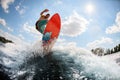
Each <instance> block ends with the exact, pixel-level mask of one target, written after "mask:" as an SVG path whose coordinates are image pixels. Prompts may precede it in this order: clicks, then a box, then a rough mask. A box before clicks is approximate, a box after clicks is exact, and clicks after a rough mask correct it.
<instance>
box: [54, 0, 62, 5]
mask: <svg viewBox="0 0 120 80" xmlns="http://www.w3.org/2000/svg"><path fill="white" fill-rule="evenodd" d="M62 3H63V2H62V0H56V1H55V3H54V4H53V5H60V4H62Z"/></svg>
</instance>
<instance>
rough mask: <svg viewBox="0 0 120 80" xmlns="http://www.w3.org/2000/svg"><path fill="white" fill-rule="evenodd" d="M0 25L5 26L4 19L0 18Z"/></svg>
mask: <svg viewBox="0 0 120 80" xmlns="http://www.w3.org/2000/svg"><path fill="white" fill-rule="evenodd" d="M0 24H1V25H3V26H6V21H5V19H2V18H0Z"/></svg>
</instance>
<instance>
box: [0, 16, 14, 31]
mask: <svg viewBox="0 0 120 80" xmlns="http://www.w3.org/2000/svg"><path fill="white" fill-rule="evenodd" d="M0 24H1V25H2V26H4V27H5V28H7V29H8V30H9V31H11V32H13V29H12V28H10V27H8V26H7V23H6V21H5V19H2V18H0Z"/></svg>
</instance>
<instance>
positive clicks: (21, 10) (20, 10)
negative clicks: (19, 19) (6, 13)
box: [15, 0, 26, 15]
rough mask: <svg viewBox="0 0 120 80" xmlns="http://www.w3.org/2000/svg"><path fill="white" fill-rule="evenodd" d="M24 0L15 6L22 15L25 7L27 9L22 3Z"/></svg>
mask: <svg viewBox="0 0 120 80" xmlns="http://www.w3.org/2000/svg"><path fill="white" fill-rule="evenodd" d="M22 2H24V0H22V1H21V2H20V3H19V4H18V5H17V6H16V7H15V9H16V11H18V13H19V14H20V15H22V14H23V13H25V9H26V7H25V6H22V5H21V4H22Z"/></svg>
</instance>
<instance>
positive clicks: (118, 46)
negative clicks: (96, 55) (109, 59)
mask: <svg viewBox="0 0 120 80" xmlns="http://www.w3.org/2000/svg"><path fill="white" fill-rule="evenodd" d="M119 51H120V44H118V45H116V46H115V47H114V48H112V49H106V52H105V54H104V55H107V54H113V53H116V52H119Z"/></svg>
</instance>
